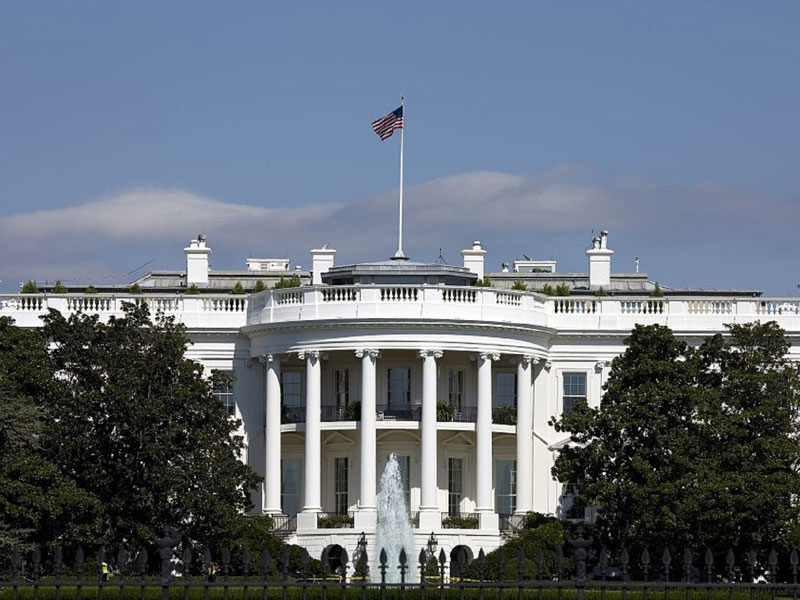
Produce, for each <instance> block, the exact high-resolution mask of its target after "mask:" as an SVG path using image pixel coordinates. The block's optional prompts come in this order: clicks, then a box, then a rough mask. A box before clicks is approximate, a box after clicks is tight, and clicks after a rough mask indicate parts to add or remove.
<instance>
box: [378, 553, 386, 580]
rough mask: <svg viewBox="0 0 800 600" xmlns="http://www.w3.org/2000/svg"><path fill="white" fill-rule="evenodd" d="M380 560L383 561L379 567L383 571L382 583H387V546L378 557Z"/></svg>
mask: <svg viewBox="0 0 800 600" xmlns="http://www.w3.org/2000/svg"><path fill="white" fill-rule="evenodd" d="M378 560H379V561H380V563H381V564H380V566H379V567H378V570H379V571H380V572H381V585H386V569H387V566H386V563H387V557H386V548H381V553H380V556H379V557H378Z"/></svg>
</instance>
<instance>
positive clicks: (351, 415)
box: [322, 402, 361, 421]
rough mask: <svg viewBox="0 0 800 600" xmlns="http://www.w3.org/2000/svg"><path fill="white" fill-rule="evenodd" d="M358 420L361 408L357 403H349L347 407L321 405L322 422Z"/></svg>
mask: <svg viewBox="0 0 800 600" xmlns="http://www.w3.org/2000/svg"><path fill="white" fill-rule="evenodd" d="M360 419H361V406H360V403H359V402H351V403H350V404H348V405H347V406H336V405H331V404H323V405H322V420H323V421H358V420H360Z"/></svg>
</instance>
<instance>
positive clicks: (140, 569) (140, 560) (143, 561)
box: [136, 546, 147, 575]
mask: <svg viewBox="0 0 800 600" xmlns="http://www.w3.org/2000/svg"><path fill="white" fill-rule="evenodd" d="M145 571H147V549H146V548H145V547H144V546H142V547H141V548H139V554H137V555H136V572H137V573H139V574H140V575H143V574H144V572H145Z"/></svg>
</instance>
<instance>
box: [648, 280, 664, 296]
mask: <svg viewBox="0 0 800 600" xmlns="http://www.w3.org/2000/svg"><path fill="white" fill-rule="evenodd" d="M650 295H651V296H652V297H653V298H663V296H664V292H662V291H661V286H660V285H658V282H657V281H656V285H655V287H653V291H652V292H650Z"/></svg>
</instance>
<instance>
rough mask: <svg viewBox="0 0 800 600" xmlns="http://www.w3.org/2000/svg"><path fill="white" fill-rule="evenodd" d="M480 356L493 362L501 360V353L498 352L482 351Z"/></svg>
mask: <svg viewBox="0 0 800 600" xmlns="http://www.w3.org/2000/svg"><path fill="white" fill-rule="evenodd" d="M478 357H479V358H480V359H481V360H491V361H492V362H497V361H498V360H500V354H498V353H496V352H480V353H479V354H478Z"/></svg>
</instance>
